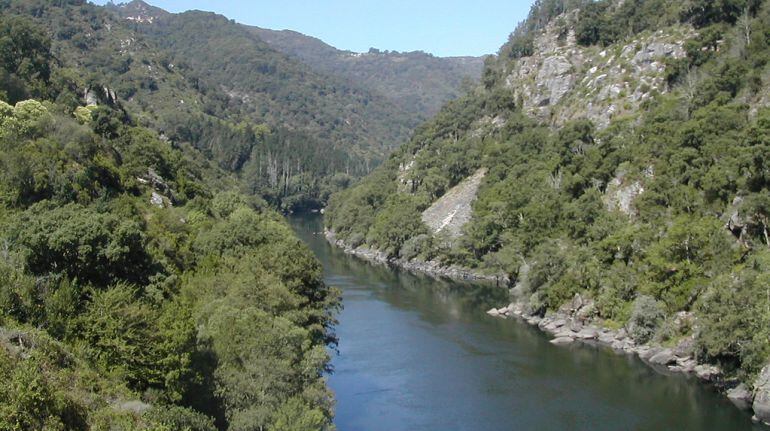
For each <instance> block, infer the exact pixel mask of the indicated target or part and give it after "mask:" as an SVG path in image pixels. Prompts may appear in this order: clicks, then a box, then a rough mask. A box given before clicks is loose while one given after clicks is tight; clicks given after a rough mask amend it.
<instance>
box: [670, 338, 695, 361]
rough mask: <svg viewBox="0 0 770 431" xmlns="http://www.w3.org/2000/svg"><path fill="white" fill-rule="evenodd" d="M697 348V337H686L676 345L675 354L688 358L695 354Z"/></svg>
mask: <svg viewBox="0 0 770 431" xmlns="http://www.w3.org/2000/svg"><path fill="white" fill-rule="evenodd" d="M694 350H695V339H693V338H692V337H687V338H684V339H683V340H682V341H680V342H679V344H677V345H676V347H674V355H676V356H677V357H678V358H687V357H689V356H691V355H692V354H693V351H694Z"/></svg>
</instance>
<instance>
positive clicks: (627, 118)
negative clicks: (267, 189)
mask: <svg viewBox="0 0 770 431" xmlns="http://www.w3.org/2000/svg"><path fill="white" fill-rule="evenodd" d="M669 33H670V34H673V35H675V36H676V37H680V36H678V35H682V36H681V38H680V39H678V40H676V39H675V40H674V41H673V42H672V43H670V44H668V45H664V44H663V43H657V42H656V43H655V44H652V43H647V42H645V41H646V40H652V39H653V38H655V37H662V36H661V35H667V34H669ZM543 41H545V42H547V43H545V42H543ZM645 44H647V45H646V46H652V48H650V51H652V52H653V53H654V52H655V50H658V51H661V52H663V53H664V54H665V53H667V52H677V50H678V49H679V47H681V50H682V51H683V53H684V55H682V56H681V57H678V58H677V57H674V56H673V55H671V56H669V57H668V58H666V59H665V61H663V60H660V61H657V60H656V62H655V63H653V62H652V61H651V60H648V59H647V57H644V55H646V54H645V53H646V51H645V49H646V48H644V46H645ZM544 47H547V49H548V50H550V51H549V52H544V49H545V48H544ZM550 53H556V54H550ZM559 53H566V54H563V56H562V57H558V56H557V54H559ZM570 53H578V54H580V55H582V57H580V58H581V61H582V63H583V64H582V65H580V64H579V65H577V66H575V65H574V64H573V65H570V64H568V63H567V66H566V67H563V68H562V70H559V71H558V73H561V75H559V79H561V80H557V81H554V82H555V83H552V82H548V81H545V80H544V81H543V82H539V81H538V82H535V83H534V84H532V85H531V87H525V86H526V85H529V84H528V83H527V82H518V81H516V78H515V76H516V75H515V74H514V71H519V70H524V69H526V68H525V67H523V66H521V65H522V64H527V65H531V64H533V63H531V62H530V63H527V62H528V61H531V59H532V58H544V59H545V62H544V63H543V64H556V65H557V66H558V65H560V64H562V63H566V61H564V60H563V59H564V58H566V56H567V55H570ZM639 53H641V54H639ZM548 55H551V56H552V57H550V58H549V57H548ZM624 55H627V56H628V57H623V56H624ZM536 56H541V57H536ZM594 58H595V59H596V60H593V59H594ZM623 58H631V59H632V60H633V59H641V60H640V61H645V63H632V62H631V60H629V61H625V60H624V61H625V64H620V65H618V67H617V71H616V72H614V75H613V73H609V75H607V74H605V75H603V76H600V77H597V78H596V79H595V80H594V78H593V75H591V74H598V73H600V72H596V70H597V69H598V68H599V67H603V66H604V64H611V62H612V61H616V60H614V59H623ZM768 60H770V3H768V2H765V1H758V0H724V1H710V0H709V1H707V0H691V1H686V2H667V1H662V0H634V1H623V2H620V1H610V0H601V1H560V0H539V1H537V2H536V3H535V6H534V7H533V9H532V11H531V13H530V16H529V19H528V20H527V21H526V22H524V23H523V24H521V25H520V26H519V27H518V28H517V29H516V31H515V32H513V33H512V35H511V38H510V40H509V41H508V42H507V43H506V44H505V45H504V46H503V47H502V48H501V49H500V52H499V56H498V58H496V59H493V60H490V61H488V62H487V65H486V68H485V71H484V76H483V78H482V80H483V82H482V84H481V85H479V86H478V87H477V88H475V89H473V90H472V91H470V92H469V93H468V94H467V95H466V96H465V97H463V98H461V99H459V100H457V101H454V102H450V103H449V104H448V105H447V106H445V107H444V109H443V110H442V111H441V112H440V113H439V114H438V115H437V116H436V118H434V119H433V120H432V121H430V122H428V123H426V124H425V125H423V126H421V127H420V128H419V129H418V131H417V132H416V134H415V136H414V137H413V138H412V140H411V141H410V142H409V143H408V144H406V145H405V146H404V147H403V148H401V149H400V150H399V151H397V152H396V153H395V154H394V155H393V156H392V157H391V158H390V159H389V160H388V161H387V162H385V164H384V165H383V166H382V167H381V168H379V169H377V170H376V171H375V172H374V173H372V174H371V175H370V176H368V177H366V178H365V179H364V180H363V181H362V182H361V183H360V184H358V185H356V186H355V187H353V188H351V189H349V190H347V191H344V192H342V193H340V194H337V195H335V196H333V198H332V200H331V202H330V205H329V211H328V213H327V214H328V217H327V219H326V224H327V226H328V227H329V228H330V229H331V230H333V231H334V232H335V233H336V235H337V237H338V238H342V239H344V240H345V241H346V242H347V243H348V244H349V245H351V246H354V247H355V246H367V247H373V248H376V249H378V250H380V251H382V252H384V253H386V254H387V255H389V256H391V257H392V258H393V259H402V260H410V259H417V260H422V261H437V262H440V264H441V265H445V266H449V265H458V266H462V267H466V268H471V269H473V270H475V271H477V272H480V273H487V274H500V275H505V276H507V278H508V279H509V280H510V283H511V286H512V287H514V286H515V289H513V291H514V292H515V294H516V295H517V296H518V297H519V299H521V300H524V301H526V302H527V304H528V306H529V308H530V309H531V310H532V311H533V312H535V313H541V314H544V313H546V312H548V311H549V310H556V309H558V308H559V307H561V306H562V305H563V304H564V303H565V302H568V301H569V300H570V299H571V298H573V297H574V295H575V294H576V293H580V294H581V295H583V297H586V298H592V299H593V300H594V301H595V310H594V313H595V315H596V318H598V319H602V320H603V321H604V322H605V323H604V324H605V325H607V326H610V327H613V326H614V327H621V326H625V327H628V328H630V329H631V330H632V335H633V337H634V339H635V340H636V341H637V342H640V343H643V342H647V341H650V340H654V341H655V342H659V343H662V344H664V345H676V343H677V342H678V341H679V340H681V339H683V338H685V337H689V336H692V335H694V336H695V345H694V346H693V347H692V348H693V353H694V354H695V356H696V357H697V358H698V360H700V361H702V362H706V363H713V364H719V365H720V366H721V367H722V369H724V370H725V371H726V372H727V373H729V374H731V375H734V376H737V377H739V378H741V379H743V380H745V381H747V382H751V381H753V378H754V376H756V374H757V373H758V372H759V370H760V369H761V368H762V367H763V366H764V365H766V364H767V361H768V359H769V358H770V290H768V286H770V279H769V278H768V274H770V237H768V230H769V229H770V221H769V220H770V109H768V107H767V106H768V105H769V103H768V102H769V101H768V98H767V95H768V88H769V87H770V85H769V84H770V78H768V77H769V76H770V75H769V74H768V70H770V69H769V66H768ZM549 61H550V63H548V62H549ZM635 64H642V65H643V66H644V67H649V68H651V69H653V70H658V69H656V68H660V73H659V75H660V76H659V78H660V82H662V85H660V86H659V87H658V89H657V90H656V89H654V88H653V85H652V83H653V81H650V83H635V82H630V81H633V79H632V76H633V75H632V73H634V66H635ZM538 67H539V66H538ZM640 67H641V66H640ZM553 69H556V67H552V68H551V70H553ZM543 70H545V66H543V69H541V76H542V75H545V74H546V73H545V72H543ZM525 72H526V71H525ZM546 72H550V71H549V70H547V71H546ZM522 73H524V72H522ZM584 76H585V78H584ZM613 76H616V77H617V79H618V81H619V82H620V84H619V85H618V86H617V90H616V91H615V92H614V96H613V93H612V92H611V91H608V92H607V93H609V94H610V96H607V99H606V100H608V102H607V105H606V106H605V109H604V111H607V110H611V109H612V110H614V109H616V108H618V111H620V110H621V109H623V107H624V106H627V107H634V106H638V109H630V108H629V109H626V110H625V111H624V113H623V115H616V116H612V117H611V121H610V122H609V123H608V124H606V125H603V126H602V127H599V125H597V124H596V123H595V122H594V121H592V118H591V117H590V116H588V115H586V116H585V117H584V118H576V119H570V120H569V121H563V122H560V121H557V120H558V119H552V118H550V119H549V118H548V117H546V118H545V119H544V118H541V117H538V116H537V115H530V113H531V112H535V113H538V114H539V113H542V112H546V115H547V111H544V110H543V109H544V108H543V107H547V108H551V105H552V106H553V107H554V108H553V109H556V108H558V103H557V102H555V101H554V100H553V96H550V95H547V96H546V97H544V98H543V100H542V102H539V103H537V104H534V106H533V104H531V103H529V100H528V99H527V97H528V95H527V93H526V92H521V91H519V92H518V93H517V91H518V90H517V88H535V89H537V88H542V87H545V86H548V85H551V86H552V87H553V91H552V92H551V93H550V94H551V95H556V96H559V97H563V99H562V100H567V99H568V97H569V94H570V93H569V92H566V95H565V96H562V94H563V92H560V91H561V89H562V87H560V85H561V84H562V83H563V82H568V83H574V84H573V87H572V88H573V89H574V90H570V91H574V92H576V94H578V96H577V97H578V98H579V99H580V100H587V99H588V97H592V96H591V95H592V94H596V93H592V91H594V92H598V91H601V90H603V89H605V88H607V89H609V90H613V88H610V85H609V84H604V85H605V87H602V86H601V85H600V86H599V87H600V88H598V89H597V88H589V87H588V84H586V83H589V82H601V80H605V82H607V80H609V79H612V78H613ZM624 81H625V82H624ZM636 84H639V87H640V88H642V90H641V91H640V93H641V94H642V96H640V97H638V98H635V99H632V97H634V96H633V94H632V93H633V88H634V85H636ZM538 86H539V87H538ZM629 88H630V89H631V90H629ZM580 91H584V93H580ZM548 97H551V99H549V98H548ZM611 97H615V99H611ZM597 100H599V99H597ZM610 102H612V104H610ZM586 105H587V102H583V105H582V106H583V108H582V109H586V111H585V112H588V109H587V108H586ZM575 106H579V105H575ZM552 112H555V111H552ZM576 112H579V111H576ZM610 112H612V111H610ZM573 114H574V112H573ZM482 168H484V169H485V171H482V170H481V169H482ZM480 171H481V172H486V176H485V178H484V180H483V182H482V184H481V187H480V189H479V191H478V195H477V197H476V199H475V201H474V202H473V214H472V219H471V220H470V222H469V223H468V224H466V225H465V226H464V228H463V231H462V234H461V235H460V236H459V237H458V238H449V237H447V235H446V234H445V233H444V232H443V231H438V232H434V231H432V230H431V229H430V228H429V227H428V226H427V225H426V224H425V223H424V222H423V221H421V216H422V213H423V212H424V211H425V210H426V209H427V208H428V207H429V206H431V204H433V203H434V202H436V201H437V200H438V199H439V198H441V197H442V196H444V195H445V194H446V193H447V191H448V190H450V189H451V188H452V187H454V186H455V185H457V184H459V183H460V182H461V181H462V180H463V179H465V178H468V177H470V176H471V175H472V174H474V172H480ZM624 195H625V197H624ZM623 199H625V201H626V204H625V205H621V204H619V203H618V200H623ZM681 312H687V313H693V314H694V316H695V317H696V319H697V325H696V326H692V325H685V326H682V325H676V324H674V322H675V320H676V317H677V316H678V315H679V314H680V313H681Z"/></svg>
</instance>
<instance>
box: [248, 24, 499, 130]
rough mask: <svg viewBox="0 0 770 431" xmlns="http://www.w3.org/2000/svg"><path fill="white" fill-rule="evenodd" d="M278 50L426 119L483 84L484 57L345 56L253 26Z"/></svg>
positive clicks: (312, 40)
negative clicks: (470, 85) (466, 85)
mask: <svg viewBox="0 0 770 431" xmlns="http://www.w3.org/2000/svg"><path fill="white" fill-rule="evenodd" d="M250 29H251V30H252V31H253V32H254V33H255V34H256V35H258V36H259V37H260V38H261V39H262V40H264V41H265V42H267V44H268V45H270V46H271V47H273V48H274V49H276V50H278V51H281V52H283V53H285V54H288V55H290V56H293V57H296V58H298V59H300V60H302V61H303V62H305V63H306V64H308V65H309V66H310V67H311V68H313V69H314V70H316V71H319V72H322V73H325V74H329V75H332V76H338V77H343V78H345V79H348V80H350V81H352V82H354V83H356V84H358V85H361V86H364V87H366V88H370V89H373V90H376V91H377V92H379V93H381V94H383V95H385V97H387V98H388V99H390V100H391V101H392V102H393V103H395V104H396V105H397V106H398V107H399V108H401V109H403V110H405V111H407V112H410V113H412V114H415V115H419V116H421V117H423V118H427V117H431V116H433V115H435V114H436V113H437V112H438V111H439V109H440V108H441V106H443V105H444V104H445V103H446V102H448V101H450V100H452V99H455V98H457V97H458V96H459V95H460V94H461V93H462V87H463V82H464V81H466V80H468V81H472V82H473V81H477V80H478V79H479V77H480V76H481V70H482V69H483V67H484V58H483V57H445V58H442V57H435V56H433V55H430V54H426V53H424V52H421V51H415V52H405V53H400V52H395V51H379V50H376V49H371V50H370V51H369V52H367V53H355V52H351V51H342V50H339V49H336V48H334V47H333V46H330V45H328V44H326V43H324V42H323V41H321V40H319V39H316V38H314V37H310V36H306V35H304V34H302V33H297V32H295V31H291V30H283V31H276V30H268V29H263V28H258V27H250Z"/></svg>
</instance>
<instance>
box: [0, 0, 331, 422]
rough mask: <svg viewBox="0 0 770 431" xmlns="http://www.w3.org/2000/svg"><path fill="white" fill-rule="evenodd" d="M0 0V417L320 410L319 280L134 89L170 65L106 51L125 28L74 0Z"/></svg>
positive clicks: (197, 416) (216, 415) (323, 400)
mask: <svg viewBox="0 0 770 431" xmlns="http://www.w3.org/2000/svg"><path fill="white" fill-rule="evenodd" d="M0 9H2V15H1V16H0V56H2V62H0V99H2V100H3V101H0V371H1V372H2V375H3V379H2V382H1V383H0V429H2V430H30V431H32V430H67V429H92V430H135V429H137V430H138V429H142V430H158V431H161V430H163V431H165V430H169V431H171V430H188V431H204V430H205V431H208V430H215V429H230V430H256V429H271V430H286V431H289V430H292V431H294V430H308V431H309V430H318V429H323V428H325V427H326V426H327V425H328V424H330V421H331V419H330V418H331V416H332V396H331V394H330V392H329V391H328V390H327V388H326V385H325V380H324V378H323V373H324V372H326V371H327V370H328V361H329V357H328V353H327V351H326V348H327V346H328V345H329V344H333V343H335V336H334V333H333V330H332V325H333V324H334V314H335V310H336V308H337V306H338V296H337V293H336V291H335V290H334V289H331V288H329V287H327V286H325V285H324V283H323V282H322V278H321V268H320V265H319V263H318V262H317V261H316V260H315V258H314V257H313V255H312V253H311V252H310V251H309V250H308V249H307V248H306V247H305V246H304V245H303V244H301V243H300V242H299V240H298V239H296V238H295V237H294V235H293V233H292V231H291V230H290V228H289V227H288V226H287V225H286V223H285V222H284V221H283V219H282V218H281V216H280V215H279V214H278V213H277V212H275V211H274V210H272V209H270V206H269V204H268V203H267V202H266V201H264V200H263V199H262V198H259V197H255V196H249V195H246V194H243V193H242V192H241V189H240V187H239V185H240V179H239V178H237V177H236V176H234V175H233V174H232V173H230V172H228V171H226V170H224V169H222V167H221V166H220V164H221V163H219V162H221V159H217V158H213V160H211V159H210V158H209V155H208V154H206V153H205V152H201V151H198V150H197V149H196V148H195V147H194V146H193V145H191V143H183V142H180V141H172V140H170V139H169V135H167V134H163V133H158V131H156V130H155V129H152V128H150V127H148V126H154V125H156V123H155V121H157V118H152V119H148V118H147V117H145V115H147V113H148V112H150V111H146V112H141V113H139V112H138V111H137V110H136V109H135V108H134V107H132V104H141V103H153V102H151V100H153V99H151V98H150V99H149V100H150V102H147V101H144V102H143V101H142V100H141V97H140V96H141V95H142V93H141V92H152V91H153V90H151V88H153V87H154V86H155V85H157V86H158V88H160V87H161V86H162V87H171V86H173V85H175V84H173V82H178V83H179V82H182V80H184V79H186V77H184V76H182V75H180V74H177V73H176V72H173V71H166V72H164V73H163V74H162V75H156V76H157V78H151V77H149V76H143V75H141V74H139V72H137V69H144V70H153V69H155V68H156V67H159V63H158V62H157V61H156V60H157V59H155V57H154V56H155V55H161V54H160V52H159V51H158V52H152V53H151V54H148V57H140V58H133V57H132V58H127V57H125V56H122V55H120V54H119V51H110V50H109V49H108V46H112V45H110V44H111V43H112V42H111V41H115V43H124V42H120V40H121V39H120V37H121V35H122V34H121V35H117V34H116V35H114V36H111V37H109V38H108V37H107V34H108V32H110V31H111V32H115V33H118V32H124V31H127V30H125V29H121V28H120V23H119V22H118V21H115V20H112V19H111V18H109V16H110V15H107V14H106V13H105V12H104V11H103V10H101V9H99V8H96V7H95V6H92V5H89V4H87V3H85V2H83V1H79V0H69V1H58V2H47V1H40V2H34V1H23V2H17V1H11V2H8V1H4V2H0ZM110 27H111V29H110ZM52 28H55V29H56V30H57V31H56V32H55V33H53V34H52V32H51V29H52ZM130 34H131V33H125V37H129V38H132V37H134V36H131V35H130ZM107 39H109V40H107ZM122 40H123V41H125V40H126V39H122ZM132 43H140V42H139V41H138V40H134V39H132ZM64 56H67V57H66V58H65V57H64ZM158 61H159V60H158ZM134 62H136V63H139V64H138V65H134V64H133V63H134ZM165 64H167V65H168V63H165ZM109 70H124V72H125V74H131V75H132V76H134V77H135V78H136V80H135V81H132V80H125V81H122V82H124V84H125V86H124V87H117V86H116V87H112V84H113V83H114V82H115V81H111V80H110V79H111V78H110V76H111V73H112V72H109ZM116 73H117V72H116ZM133 74H136V75H133ZM153 79H168V80H170V81H172V84H170V85H168V84H169V83H164V84H163V85H159V84H156V83H153ZM108 82H109V84H108ZM131 85H136V86H137V87H136V88H134V87H131ZM179 85H180V88H181V90H180V89H173V90H170V89H169V90H164V91H169V92H170V93H175V92H176V91H183V90H184V91H186V88H187V87H185V86H182V85H181V84H179ZM158 91H160V90H158ZM116 92H117V93H118V95H116V94H115V93H116ZM134 92H135V93H137V94H139V95H138V96H136V99H135V100H134V101H133V102H126V103H125V104H124V103H123V100H128V99H130V98H131V97H132V96H131V95H130V94H131V93H134ZM174 100H177V99H176V98H175V99H174ZM188 100H191V101H192V100H194V99H188ZM207 100H209V101H210V100H211V99H203V98H202V99H199V102H201V103H204V102H206V101H207ZM201 115H204V111H201ZM206 115H208V114H206ZM206 118H210V121H212V122H213V121H218V120H215V118H216V117H215V116H213V115H208V116H207V117H206ZM223 121H224V120H223ZM223 127H225V128H227V127H229V126H223ZM204 133H213V132H211V131H208V130H207V131H205V132H204ZM243 133H257V132H255V131H253V130H251V131H248V132H243ZM268 136H272V135H270V134H269V133H268ZM265 139H279V138H273V137H269V138H265ZM285 139H290V137H286V138H285Z"/></svg>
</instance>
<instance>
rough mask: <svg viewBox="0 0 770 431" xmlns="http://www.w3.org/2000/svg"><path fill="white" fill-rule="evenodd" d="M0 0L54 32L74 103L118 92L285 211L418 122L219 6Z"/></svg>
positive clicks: (356, 172) (383, 150) (363, 166)
mask: <svg viewBox="0 0 770 431" xmlns="http://www.w3.org/2000/svg"><path fill="white" fill-rule="evenodd" d="M3 7H4V10H5V11H7V13H12V14H18V15H23V16H28V17H31V18H32V19H34V20H35V21H36V22H37V23H38V24H39V25H41V26H42V27H43V28H45V29H46V32H47V33H48V34H50V35H51V36H52V50H53V51H54V52H55V53H56V55H57V58H59V59H61V61H62V62H63V66H66V67H68V68H70V69H72V70H73V75H74V76H73V82H74V83H76V86H77V88H76V89H73V90H77V91H73V93H75V94H76V96H77V97H76V98H75V100H69V101H67V103H68V105H69V106H75V105H76V104H77V103H76V102H79V101H80V100H77V99H79V98H80V97H82V98H83V99H86V98H88V100H89V102H93V103H99V102H110V100H111V101H120V102H121V103H122V105H123V106H124V107H125V109H126V111H127V113H128V114H129V115H130V116H131V117H132V118H134V119H135V120H136V121H137V122H138V123H140V124H142V125H145V126H151V127H153V128H155V129H157V130H161V131H163V132H164V135H165V137H166V138H168V139H170V140H171V141H172V142H175V143H189V144H192V145H193V146H195V147H196V148H198V149H199V150H200V151H201V152H202V153H203V154H204V155H205V156H206V157H208V158H210V159H212V160H214V161H216V162H217V163H218V164H219V165H220V166H221V167H223V168H225V169H228V170H231V171H234V172H237V173H239V174H240V175H241V178H242V179H243V185H244V189H245V190H246V191H247V192H249V193H254V194H259V195H263V196H265V197H266V198H268V199H269V200H270V202H271V203H273V204H275V205H282V206H283V207H284V208H285V209H291V208H293V207H297V206H303V205H310V206H313V205H318V204H319V203H318V202H319V201H324V200H325V196H326V195H328V193H329V190H333V189H334V188H336V187H339V186H340V185H344V184H345V183H347V182H348V181H350V178H352V177H357V176H360V175H362V174H365V173H367V172H369V171H370V170H371V169H372V168H373V167H374V166H376V165H377V164H378V163H379V162H380V161H381V160H382V159H383V158H384V157H385V155H386V154H388V153H389V152H390V151H391V150H392V149H393V148H394V147H395V146H396V145H397V143H398V142H400V141H402V140H403V139H405V138H406V137H407V136H408V134H409V133H410V131H411V129H412V127H413V126H414V124H416V123H415V122H416V119H413V118H410V116H409V115H407V114H406V113H403V112H401V111H400V110H399V109H398V108H396V107H395V106H394V105H392V104H391V103H390V102H389V101H387V100H386V99H384V98H383V97H381V96H378V95H375V94H373V93H372V92H370V91H369V90H366V89H362V88H360V87H356V86H353V85H351V84H349V83H346V82H343V81H342V80H340V79H336V78H330V77H327V76H325V75H321V74H318V73H315V72H313V71H311V70H310V69H309V68H308V67H306V66H304V65H303V64H301V63H300V62H298V61H297V60H292V59H290V58H288V57H287V56H285V55H283V54H280V53H278V52H277V51H274V50H272V49H271V48H269V47H268V46H267V45H265V44H264V43H263V42H262V41H260V40H259V39H258V38H257V37H256V36H254V35H252V34H251V33H250V32H248V31H246V30H245V29H244V28H243V27H242V26H239V25H235V24H233V23H231V22H230V21H228V20H227V19H225V18H224V17H221V16H216V15H213V14H204V13H189V14H183V15H172V14H168V13H166V12H164V11H162V10H160V9H157V8H152V7H151V6H148V5H146V4H145V3H142V2H134V3H131V4H130V5H127V6H126V7H125V9H124V8H122V7H119V6H108V7H107V8H101V7H96V6H93V5H90V4H88V3H85V2H77V1H73V2H65V3H50V2H22V1H11V2H7V4H6V5H5V6H3ZM116 11H117V12H119V13H116ZM236 60H237V61H236ZM75 71H77V72H75ZM105 89H106V93H105ZM77 93H79V94H77ZM105 95H106V97H102V96H105ZM86 96H87V97H86ZM100 98H101V99H103V100H99V99H100Z"/></svg>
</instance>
